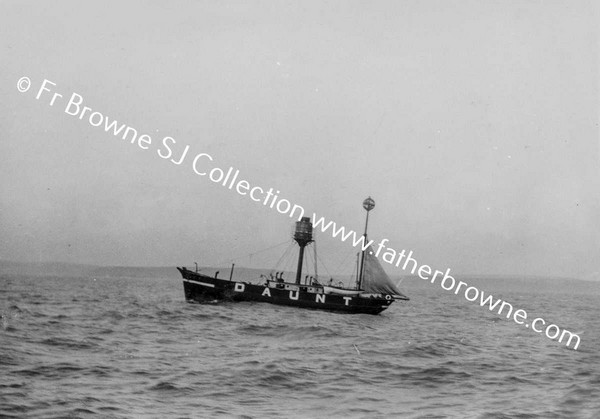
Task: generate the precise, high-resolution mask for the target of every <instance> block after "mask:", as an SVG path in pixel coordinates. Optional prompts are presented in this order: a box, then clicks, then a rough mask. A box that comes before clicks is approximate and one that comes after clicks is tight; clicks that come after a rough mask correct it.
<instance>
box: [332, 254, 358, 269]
mask: <svg viewBox="0 0 600 419" xmlns="http://www.w3.org/2000/svg"><path fill="white" fill-rule="evenodd" d="M352 254H354V252H350V253H347V254H346V257H344V259H343V260H342V262H341V263H340V264H339V265H338V267H337V269H336V271H338V272H339V271H340V268H341V267H342V265H343V264H345V263H346V262H347V261H348V259H349V258H350V255H352ZM352 271H353V272H354V266H353V267H352Z"/></svg>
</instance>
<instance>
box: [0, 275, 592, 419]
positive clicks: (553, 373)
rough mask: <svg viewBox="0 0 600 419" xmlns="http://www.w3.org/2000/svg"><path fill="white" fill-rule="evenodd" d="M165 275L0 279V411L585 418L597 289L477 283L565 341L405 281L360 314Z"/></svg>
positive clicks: (13, 414)
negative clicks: (204, 288)
mask: <svg viewBox="0 0 600 419" xmlns="http://www.w3.org/2000/svg"><path fill="white" fill-rule="evenodd" d="M176 274H177V272H176V271H175V272H174V275H173V276H172V277H169V278H154V279H152V278H148V279H143V278H123V277H108V278H107V277H104V278H91V277H85V278H62V277H25V276H9V275H4V276H2V277H0V313H1V315H2V318H1V324H0V326H1V327H0V377H1V379H0V416H1V417H27V418H35V417H39V418H52V417H82V418H87V417H97V418H130V417H155V418H170V417H173V418H174V417H177V418H180V417H181V418H184V417H193V418H214V417H239V418H281V417H287V418H296V417H297V418H329V417H344V418H355V417H356V418H390V417H408V418H446V417H450V418H453V417H458V418H462V417H473V418H512V417H520V418H554V417H565V418H572V417H583V418H598V417H600V333H598V329H599V327H598V320H599V317H600V316H599V314H600V309H599V308H598V307H599V305H600V295H599V294H600V292H598V290H599V287H598V286H597V284H589V283H587V284H584V285H585V286H582V287H581V289H580V290H578V289H577V286H573V284H576V285H577V284H578V283H579V282H577V281H572V282H570V283H568V284H567V283H565V284H566V285H565V284H563V285H560V284H558V285H556V283H554V284H555V285H556V286H554V287H549V286H546V285H545V283H544V281H543V280H541V281H537V282H535V283H534V286H529V285H528V286H525V287H519V286H515V284H517V285H518V284H519V282H518V281H517V282H514V281H513V282H512V283H509V284H508V285H506V284H504V283H502V282H501V281H492V282H488V286H489V287H492V288H494V287H495V289H494V290H492V291H494V292H496V293H497V295H498V296H499V297H502V298H504V299H505V300H506V301H509V302H511V303H512V304H514V305H515V307H519V308H524V309H526V310H527V311H532V312H535V313H536V314H538V315H539V316H540V317H544V318H545V319H546V320H547V321H548V322H552V323H556V324H558V325H559V326H561V327H563V328H566V329H568V330H570V331H572V332H578V333H580V336H581V344H580V346H579V348H578V349H577V350H573V349H569V348H567V347H565V345H564V344H561V343H558V342H556V341H552V340H550V339H548V338H546V337H545V336H543V335H541V334H536V333H534V332H533V331H531V330H529V329H526V328H524V327H523V326H519V325H517V324H515V323H514V322H513V321H512V320H507V319H506V318H504V317H503V316H498V314H496V313H492V312H490V311H489V310H486V309H484V308H482V307H480V306H478V305H477V304H474V303H470V302H468V301H466V300H465V299H464V298H461V296H456V295H454V294H452V293H449V292H446V291H444V290H442V289H440V288H439V287H436V286H433V285H431V284H427V283H422V282H419V281H417V280H412V279H409V280H405V281H404V282H403V283H402V285H401V288H402V290H403V291H404V292H405V293H406V294H407V295H409V296H410V297H411V300H410V301H409V302H396V303H394V304H393V305H392V306H391V308H390V309H388V310H387V311H385V312H383V313H382V314H381V315H378V316H372V315H363V314H359V315H349V314H338V313H330V312H322V311H311V310H304V309H297V308H291V307H282V306H275V305H270V304H260V303H218V304H203V305H200V304H190V303H187V302H186V301H185V300H184V297H183V286H182V282H181V280H180V279H178V278H177V277H176ZM520 283H521V284H523V283H526V281H525V280H523V281H521V282H520ZM503 284H504V285H503ZM582 284H583V283H582ZM480 288H481V289H485V283H484V284H483V285H480Z"/></svg>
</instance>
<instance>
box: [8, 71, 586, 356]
mask: <svg viewBox="0 0 600 419" xmlns="http://www.w3.org/2000/svg"><path fill="white" fill-rule="evenodd" d="M30 87H31V80H30V79H29V78H28V77H21V78H20V79H19V80H18V81H17V89H18V90H19V91H20V92H21V93H25V92H27V91H28V90H29V88H30ZM55 87H56V83H53V82H52V81H50V80H44V81H43V82H42V83H41V85H40V88H39V89H38V91H37V94H36V97H35V98H36V99H37V100H40V99H41V98H43V100H46V101H47V102H48V104H49V105H50V106H52V107H54V105H55V104H60V103H62V106H64V112H65V113H66V114H67V115H70V116H73V117H76V118H77V119H80V120H84V119H85V120H86V121H88V123H89V124H90V125H91V126H93V127H98V128H100V129H102V130H104V131H105V132H107V133H109V134H112V135H113V136H115V137H118V138H121V139H122V140H124V141H128V142H129V143H130V144H135V145H137V146H138V147H139V148H141V149H142V150H149V149H150V148H151V147H152V144H153V141H152V137H151V136H150V135H148V134H145V133H142V134H141V135H140V132H139V131H138V130H137V129H135V128H133V127H131V126H128V125H126V124H123V123H119V122H118V121H117V120H116V119H111V118H110V117H108V116H106V115H104V114H102V113H100V112H98V111H95V110H93V109H92V108H91V107H89V106H87V104H86V103H85V102H84V99H83V96H81V95H79V94H77V93H72V94H71V96H70V97H69V99H68V101H66V97H64V96H63V95H62V94H61V93H59V92H57V91H56V90H55V89H54V88H55ZM65 101H66V104H65ZM190 150H191V147H190V146H189V145H185V146H183V145H182V144H178V143H177V141H176V140H175V139H174V138H173V137H170V136H165V137H163V138H162V139H161V140H160V142H159V145H158V147H156V154H157V155H158V156H159V157H160V158H161V159H164V160H167V161H169V162H171V163H172V164H174V165H177V166H180V165H188V166H191V169H192V171H193V173H195V174H196V175H198V176H208V179H210V180H211V181H212V182H214V183H217V184H220V185H222V186H224V187H226V188H228V189H231V190H235V191H236V192H237V193H238V194H240V195H242V196H247V197H249V198H250V199H252V200H253V201H255V202H259V203H261V204H262V205H264V206H268V207H269V208H272V209H275V210H276V211H277V212H279V213H280V214H284V215H288V216H289V217H291V218H294V219H297V220H300V219H301V218H302V217H303V216H304V212H305V211H304V208H303V207H302V206H300V205H297V204H293V203H292V202H290V201H289V200H287V199H284V198H280V196H279V194H280V191H279V190H277V189H275V190H274V189H273V188H268V189H267V188H264V187H261V186H257V185H252V184H251V183H250V182H249V181H248V180H246V179H242V178H241V177H240V171H239V170H237V169H234V168H233V167H229V168H227V169H223V168H221V167H218V165H214V164H213V162H214V161H215V159H214V158H213V157H212V156H211V155H209V154H207V153H197V154H195V155H194V153H192V152H190ZM192 156H194V157H193V158H192ZM313 225H314V228H315V230H316V229H318V228H320V229H321V232H323V233H325V232H327V231H330V234H331V235H332V237H334V238H336V237H338V238H339V239H340V240H341V241H342V242H345V241H346V240H348V239H349V238H351V240H350V242H351V243H352V246H354V247H357V246H360V248H361V250H363V251H369V252H373V249H374V248H373V247H371V246H372V245H373V244H374V241H373V240H369V241H368V242H366V243H365V241H366V240H365V237H364V236H362V235H360V234H357V233H356V232H355V231H353V230H348V229H346V228H345V227H344V226H340V227H338V226H337V225H336V223H335V222H333V221H329V222H327V221H326V220H325V218H323V217H317V215H316V214H314V213H313ZM388 242H389V240H388V239H382V240H381V241H379V243H378V244H377V247H376V250H375V256H377V257H379V256H380V255H381V259H383V261H384V262H386V263H388V264H390V265H393V266H395V267H401V269H402V270H404V271H407V270H408V269H410V273H411V274H412V275H414V274H415V272H416V274H417V275H418V276H419V278H421V279H423V280H427V281H430V282H431V283H432V284H433V283H435V282H436V280H437V282H438V283H439V285H440V286H441V287H442V288H443V289H444V290H446V291H450V292H452V291H454V294H455V295H458V294H459V293H461V294H462V295H464V297H465V299H466V300H468V301H470V302H476V303H478V304H479V305H480V306H481V307H486V308H487V309H489V310H490V311H492V312H494V311H496V310H497V313H498V314H499V315H503V314H504V315H505V316H506V318H511V316H512V319H513V320H514V322H515V323H517V324H519V325H524V326H525V327H526V328H531V329H532V330H533V331H534V332H536V333H544V334H545V336H546V337H548V338H550V339H553V340H554V339H557V340H558V342H561V343H562V342H563V341H564V343H565V345H566V346H567V347H570V346H571V345H573V346H572V348H573V349H577V348H578V347H579V344H580V342H581V339H580V337H579V336H578V335H577V334H574V333H572V332H570V331H568V330H565V329H561V328H560V327H558V326H557V325H555V324H548V325H547V323H546V321H545V320H544V319H542V318H540V317H538V318H535V319H533V320H532V321H531V322H528V321H527V319H528V315H527V312H526V311H525V310H522V309H517V310H514V308H513V306H512V304H510V303H508V302H506V301H503V300H501V299H497V298H496V299H495V298H494V297H493V296H492V295H491V294H487V295H486V294H485V293H484V292H483V291H480V290H479V289H478V288H476V287H474V286H469V284H467V283H466V282H463V281H458V283H457V281H456V279H454V278H453V277H452V276H451V275H450V268H448V269H446V271H445V272H443V271H439V270H434V269H433V268H431V267H430V266H429V265H419V264H418V262H417V260H416V259H415V258H413V252H412V251H409V252H408V254H406V251H405V250H402V251H401V252H397V251H395V250H394V249H392V248H391V247H387V246H386V243H388Z"/></svg>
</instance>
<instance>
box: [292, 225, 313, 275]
mask: <svg viewBox="0 0 600 419" xmlns="http://www.w3.org/2000/svg"><path fill="white" fill-rule="evenodd" d="M294 240H296V242H297V243H298V246H300V253H299V254H298V269H297V270H296V284H300V278H302V261H303V260H304V248H305V247H306V245H307V244H308V243H310V242H311V241H313V240H312V223H311V222H310V218H309V217H302V219H301V220H300V221H296V230H295V231H294Z"/></svg>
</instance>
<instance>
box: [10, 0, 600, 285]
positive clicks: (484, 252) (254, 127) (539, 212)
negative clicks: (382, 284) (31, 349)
mask: <svg viewBox="0 0 600 419" xmlns="http://www.w3.org/2000/svg"><path fill="white" fill-rule="evenodd" d="M123 3H124V4H125V6H124V5H123V4H122V2H105V1H102V2H100V1H97V2H79V1H72V2H71V1H69V2H67V1H58V2H52V3H50V2H41V1H40V2H22V1H3V2H2V3H0V9H1V13H0V39H1V49H0V51H1V54H2V56H1V60H0V61H1V63H2V65H1V66H0V77H1V80H2V83H1V84H0V96H1V97H2V100H1V101H0V110H1V112H0V143H1V146H2V152H1V153H0V170H1V176H0V193H1V196H2V201H1V206H0V228H1V233H0V237H1V242H0V259H7V260H21V261H67V262H79V263H93V264H100V265H152V266H157V265H188V266H190V265H192V262H193V261H199V262H200V263H201V264H207V265H210V264H212V263H215V262H217V261H221V260H224V259H227V258H229V257H232V256H235V255H243V254H247V253H251V252H254V251H257V250H260V249H263V248H266V247H269V246H271V245H274V244H277V243H280V242H282V241H285V240H286V239H287V238H289V236H290V228H291V224H292V220H290V218H289V217H287V216H285V215H281V214H279V213H277V212H276V211H275V210H273V209H270V208H267V207H265V206H263V205H261V204H259V203H256V202H254V201H252V200H251V199H249V198H248V197H243V196H240V195H238V194H237V193H235V192H234V191H232V190H229V189H226V188H224V187H222V186H220V185H217V184H214V183H212V182H210V181H209V180H208V179H207V178H206V177H200V176H197V175H196V174H194V172H193V170H192V168H191V164H190V163H191V162H189V161H188V162H187V163H185V164H182V165H179V166H177V165H175V164H172V163H169V161H168V160H165V159H162V158H160V157H159V156H158V155H157V149H158V147H159V144H160V140H161V139H162V138H163V137H164V136H167V135H168V136H171V137H173V138H174V139H175V140H176V141H177V144H176V146H174V147H173V149H174V153H179V154H181V152H182V151H183V148H184V147H185V146H186V145H189V146H190V151H189V153H190V155H191V157H193V156H195V155H197V154H198V153H208V154H210V155H211V156H212V157H213V158H214V161H213V163H212V166H210V167H222V168H224V169H225V170H227V169H228V168H229V167H234V168H235V169H239V170H240V173H241V174H240V177H241V178H244V179H246V180H248V182H249V183H250V184H252V185H253V186H254V185H256V186H261V187H263V188H265V189H268V188H270V187H273V188H274V189H277V190H280V191H281V194H280V195H281V197H285V198H286V199H288V200H290V201H291V202H293V203H296V204H299V205H302V206H303V207H304V208H305V209H306V211H307V212H309V213H312V212H313V211H314V212H317V213H318V214H320V215H323V216H325V217H327V218H329V219H331V220H334V221H336V222H337V223H339V224H341V225H345V226H347V227H348V228H353V229H357V230H360V229H362V226H363V223H364V210H363V209H362V207H361V203H362V200H363V199H364V198H366V197H367V196H368V195H371V196H372V197H373V198H374V199H375V201H376V205H377V206H376V208H375V209H374V211H373V212H372V213H371V215H372V217H371V219H370V237H371V238H373V239H376V240H379V239H381V238H388V239H389V240H390V242H389V243H388V244H389V246H391V247H392V248H394V249H396V250H402V249H406V250H407V251H408V250H413V251H414V255H415V257H416V258H417V259H418V261H419V263H426V264H429V265H431V266H433V267H435V268H439V269H442V268H444V269H445V268H447V267H450V268H451V269H452V270H453V271H455V272H462V273H481V274H516V275H553V276H569V277H579V278H590V277H592V276H593V275H594V273H595V274H596V275H599V274H598V272H600V218H599V215H600V201H599V198H598V196H599V194H598V192H599V191H600V168H599V157H600V152H599V141H600V140H599V135H598V121H599V115H600V111H599V106H598V105H599V80H600V78H599V71H598V68H599V66H598V64H599V58H598V50H599V34H598V21H599V13H598V7H596V6H595V4H594V2H591V1H590V2H578V1H519V2H500V1H481V0H477V1H463V0H461V1H390V2H383V1H370V2H366V1H361V2H347V1H343V2H342V1H340V2H322V1H298V2H280V1H272V2H258V1H247V2H229V1H218V2H217V1H214V2H183V1H182V2H166V1H162V2H159V1H146V2H123ZM23 76H28V77H29V78H30V79H31V81H32V87H31V89H30V91H28V92H26V93H20V92H19V91H18V90H17V80H19V78H21V77H23ZM44 79H49V80H51V81H52V82H54V83H56V86H55V87H53V91H57V92H59V93H61V94H63V95H64V98H63V99H61V100H62V102H61V101H60V100H59V101H58V102H57V104H56V105H55V106H53V107H51V106H50V105H49V100H50V99H51V96H50V94H47V93H46V94H45V95H43V96H41V98H40V99H39V100H36V99H35V95H36V93H37V89H38V88H39V86H40V84H41V82H42V80H44ZM73 92H76V93H78V94H79V95H81V96H82V97H83V98H84V105H86V106H89V107H90V108H92V109H93V110H94V111H98V112H100V113H102V114H103V115H106V116H107V117H109V118H112V119H117V120H118V121H120V122H123V123H126V124H127V125H130V126H132V127H134V128H136V129H137V130H139V131H140V133H146V134H148V135H149V136H150V137H151V138H152V147H150V149H149V150H142V149H140V148H139V147H138V146H137V145H131V144H129V143H128V142H127V141H123V140H121V139H119V138H116V137H114V136H113V135H110V134H107V133H106V132H104V131H103V130H102V129H100V128H96V127H93V126H91V125H90V123H89V122H88V120H87V119H86V118H84V119H83V120H79V119H77V118H76V117H73V116H70V115H67V114H66V113H65V112H64V109H65V105H66V102H67V98H68V97H69V96H70V95H71V94H72V93H73ZM205 167H208V168H210V167H209V166H208V164H206V166H205ZM319 251H320V254H321V258H322V259H323V260H324V261H325V263H326V264H327V261H328V260H330V261H331V262H330V265H329V267H330V269H334V268H336V266H338V265H339V262H340V261H342V260H343V259H344V257H345V256H346V254H348V253H350V254H351V253H352V252H353V249H352V247H351V246H350V245H348V244H346V243H341V242H340V241H339V240H338V239H332V238H330V237H327V236H326V235H324V234H321V235H320V236H319ZM349 263H352V262H351V261H350V262H349ZM389 271H390V273H394V272H395V271H393V270H391V269H389ZM396 273H398V274H400V273H402V272H400V271H396Z"/></svg>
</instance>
